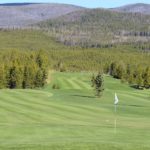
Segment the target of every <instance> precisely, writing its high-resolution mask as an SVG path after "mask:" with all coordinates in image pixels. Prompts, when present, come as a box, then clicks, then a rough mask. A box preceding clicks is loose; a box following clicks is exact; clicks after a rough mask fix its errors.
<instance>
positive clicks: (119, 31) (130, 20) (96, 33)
mask: <svg viewBox="0 0 150 150" xmlns="http://www.w3.org/2000/svg"><path fill="white" fill-rule="evenodd" d="M37 25H38V26H39V27H40V28H42V29H43V30H44V29H45V31H46V32H47V31H48V32H47V33H48V34H51V35H52V36H55V38H56V39H57V40H58V41H60V42H63V43H64V44H66V45H83V46H85V45H86V46H88V47H101V46H103V45H107V44H115V43H130V42H141V41H142V42H148V41H150V28H149V25H150V15H144V14H142V15H141V14H133V13H124V12H116V11H112V10H107V9H88V10H81V11H76V12H72V13H69V14H66V15H63V16H60V17H58V18H56V19H53V20H51V19H50V20H47V21H44V22H41V23H38V24H37Z"/></svg>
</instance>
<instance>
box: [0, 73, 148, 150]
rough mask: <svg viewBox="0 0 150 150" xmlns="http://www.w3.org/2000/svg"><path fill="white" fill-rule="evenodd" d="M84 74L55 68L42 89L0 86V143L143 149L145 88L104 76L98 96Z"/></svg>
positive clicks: (56, 148) (16, 147)
mask: <svg viewBox="0 0 150 150" xmlns="http://www.w3.org/2000/svg"><path fill="white" fill-rule="evenodd" d="M90 77H91V74H90V73H58V72H55V73H53V75H52V78H51V79H52V81H51V83H50V84H49V85H47V86H46V87H45V88H43V89H37V90H29V89H27V90H21V89H18V90H7V89H6V90H0V149H2V150H7V149H8V150H149V149H150V90H135V89H133V88H131V87H129V86H128V85H127V84H123V83H121V82H120V80H116V79H113V78H111V77H109V76H105V92H104V94H103V97H102V98H96V97H95V96H94V91H93V89H92V88H91V85H90ZM53 84H58V85H59V86H60V89H52V85H53ZM115 92H116V93H117V94H118V98H119V104H118V106H117V114H116V116H115V113H114V104H113V103H114V94H115ZM115 118H117V129H116V133H115V130H114V122H115Z"/></svg>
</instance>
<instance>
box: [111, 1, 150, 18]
mask: <svg viewBox="0 0 150 150" xmlns="http://www.w3.org/2000/svg"><path fill="white" fill-rule="evenodd" d="M112 10H115V11H119V12H131V13H141V14H147V15H150V4H143V3H137V4H131V5H126V6H122V7H118V8H113V9H112Z"/></svg>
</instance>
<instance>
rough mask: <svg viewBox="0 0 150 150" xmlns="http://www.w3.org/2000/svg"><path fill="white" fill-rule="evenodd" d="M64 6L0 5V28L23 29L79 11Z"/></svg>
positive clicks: (76, 7)
mask: <svg viewBox="0 0 150 150" xmlns="http://www.w3.org/2000/svg"><path fill="white" fill-rule="evenodd" d="M81 9H83V8H82V7H78V6H73V5H66V4H44V3H41V4H40V3H35V4H34V3H14V4H11V3H10V4H1V5H0V28H8V27H9V28H14V27H24V26H27V25H29V24H33V23H37V22H39V21H43V20H46V19H51V18H56V17H58V16H61V15H65V14H67V13H70V12H73V11H77V10H81Z"/></svg>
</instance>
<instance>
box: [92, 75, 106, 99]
mask: <svg viewBox="0 0 150 150" xmlns="http://www.w3.org/2000/svg"><path fill="white" fill-rule="evenodd" d="M91 81H92V86H93V87H94V89H95V91H96V96H98V97H101V96H102V93H103V91H104V79H103V75H102V74H101V73H98V75H97V76H95V77H94V76H93V77H92V79H91Z"/></svg>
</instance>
